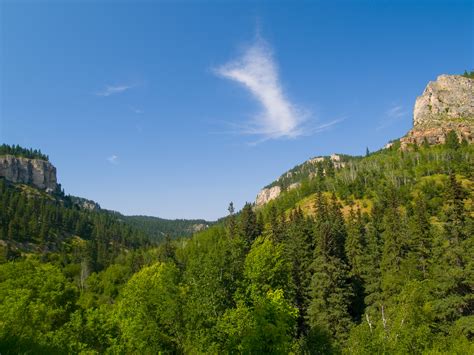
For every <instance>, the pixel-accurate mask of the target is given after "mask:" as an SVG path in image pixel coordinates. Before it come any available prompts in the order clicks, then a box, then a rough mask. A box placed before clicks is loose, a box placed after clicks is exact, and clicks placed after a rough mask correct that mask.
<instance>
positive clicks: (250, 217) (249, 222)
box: [240, 202, 262, 247]
mask: <svg viewBox="0 0 474 355" xmlns="http://www.w3.org/2000/svg"><path fill="white" fill-rule="evenodd" d="M240 231H241V234H242V236H243V237H244V239H245V241H246V242H247V245H248V247H250V245H252V243H253V241H254V240H255V239H257V237H258V236H259V235H260V234H261V232H262V231H261V229H260V225H259V223H258V222H257V215H256V214H255V212H254V211H253V208H252V205H251V204H250V203H248V202H247V203H246V204H245V205H244V208H242V212H241V214H240Z"/></svg>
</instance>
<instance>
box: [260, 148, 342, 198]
mask: <svg viewBox="0 0 474 355" xmlns="http://www.w3.org/2000/svg"><path fill="white" fill-rule="evenodd" d="M326 159H329V160H330V161H331V162H332V163H333V166H334V168H335V169H340V168H343V167H344V166H345V165H346V162H344V161H343V158H342V157H341V156H340V155H338V154H332V155H331V156H329V157H327V156H326V157H315V158H311V159H309V160H307V161H306V162H304V163H303V164H301V165H299V166H298V167H299V168H301V169H306V168H309V169H313V170H314V169H315V167H316V164H317V163H320V162H324V161H325V160H326ZM298 167H296V168H298ZM323 172H324V173H325V171H323ZM298 173H299V172H298V171H295V172H292V171H288V172H286V173H285V174H283V175H281V176H280V177H279V178H278V180H277V181H276V184H278V185H275V186H272V187H267V188H264V189H262V190H260V192H259V193H258V195H257V198H256V199H255V205H256V206H257V207H258V206H263V205H265V204H266V203H268V202H270V201H271V200H274V199H276V198H277V197H278V196H280V194H281V193H282V191H283V188H282V186H287V187H286V191H290V190H293V189H296V188H298V187H299V186H301V182H300V181H298ZM315 176H316V172H311V173H310V174H309V178H314V177H315ZM300 177H301V176H300ZM286 178H293V180H295V179H296V180H297V181H296V182H292V183H291V184H289V185H286V184H285V182H284V180H285V179H286Z"/></svg>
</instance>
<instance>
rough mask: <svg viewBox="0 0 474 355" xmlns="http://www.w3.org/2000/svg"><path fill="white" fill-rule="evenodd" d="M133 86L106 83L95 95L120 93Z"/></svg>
mask: <svg viewBox="0 0 474 355" xmlns="http://www.w3.org/2000/svg"><path fill="white" fill-rule="evenodd" d="M131 88H133V85H107V86H106V87H105V88H104V89H103V90H102V91H99V92H96V93H95V94H96V95H97V96H111V95H116V94H121V93H123V92H125V91H127V90H130V89H131Z"/></svg>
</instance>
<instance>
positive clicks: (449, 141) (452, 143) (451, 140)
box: [445, 131, 460, 150]
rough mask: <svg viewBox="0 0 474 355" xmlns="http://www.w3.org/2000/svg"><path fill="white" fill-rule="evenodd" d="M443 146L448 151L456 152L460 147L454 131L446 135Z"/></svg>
mask: <svg viewBox="0 0 474 355" xmlns="http://www.w3.org/2000/svg"><path fill="white" fill-rule="evenodd" d="M445 146H446V148H448V149H453V150H458V149H459V147H460V144H459V138H458V135H457V134H456V132H455V131H449V132H448V134H447V135H446V141H445Z"/></svg>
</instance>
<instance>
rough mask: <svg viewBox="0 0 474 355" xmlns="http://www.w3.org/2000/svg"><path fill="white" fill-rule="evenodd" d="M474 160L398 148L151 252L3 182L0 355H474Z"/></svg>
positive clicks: (429, 149)
mask: <svg viewBox="0 0 474 355" xmlns="http://www.w3.org/2000/svg"><path fill="white" fill-rule="evenodd" d="M473 150H474V148H473V146H472V145H468V144H467V143H466V142H459V141H458V139H457V137H456V135H455V134H454V135H453V134H450V136H448V139H447V142H446V144H444V145H439V146H429V145H427V144H426V145H425V144H424V145H422V146H416V145H415V146H410V147H409V149H408V150H404V151H403V150H400V149H399V147H398V146H397V144H394V145H393V146H392V147H391V148H390V149H386V150H381V151H378V152H375V153H372V154H368V156H366V157H364V158H358V159H353V160H349V161H348V162H347V165H346V166H345V167H343V168H341V169H337V170H336V169H327V170H326V171H327V173H325V174H318V175H316V176H315V177H310V176H308V177H307V178H305V179H303V181H302V184H301V186H300V187H299V188H297V189H293V190H291V191H288V192H284V193H283V194H282V195H281V196H280V197H279V198H278V199H276V200H274V201H272V202H270V203H268V204H267V205H265V206H264V207H262V208H260V209H257V210H256V209H255V208H254V207H253V206H252V205H251V204H247V205H245V207H244V208H243V209H242V210H241V211H240V212H239V213H234V209H233V208H229V212H230V213H229V216H227V217H226V218H225V219H223V220H221V221H220V222H219V223H217V224H216V225H214V226H211V227H210V228H208V229H207V230H204V231H202V232H200V233H198V234H195V235H194V236H193V237H191V238H178V239H175V240H172V239H171V238H166V239H165V240H164V241H163V242H162V243H160V244H159V245H153V244H150V243H149V242H148V240H147V239H146V238H145V237H144V235H143V229H141V230H140V229H136V228H134V227H133V226H130V225H128V224H124V223H123V222H120V221H119V220H117V219H116V218H115V217H114V216H112V215H110V214H104V213H100V212H91V211H89V212H86V211H81V210H77V209H75V208H74V207H73V206H69V205H68V204H67V200H63V201H57V200H48V198H47V197H46V196H43V195H42V196H38V195H36V194H35V193H33V192H32V191H28V190H27V191H25V190H21V189H20V188H19V187H16V186H10V185H9V184H8V183H6V182H4V181H0V192H1V208H0V232H1V233H2V236H1V239H2V241H1V242H2V244H1V245H2V246H3V248H4V256H3V258H2V259H1V264H0V314H1V315H2V316H1V317H2V319H1V321H0V352H1V353H5V354H8V353H21V352H33V353H71V352H72V353H79V352H84V353H107V352H108V353H203V352H204V353H249V354H250V353H276V354H286V353H296V354H322V353H324V354H338V353H351V354H382V353H400V354H406V353H410V354H422V353H426V354H428V353H430V354H435V353H436V354H468V353H473V352H474V347H473V342H472V341H473V337H474V316H473V307H474V298H473V294H474V293H473V285H474V273H473V267H474V264H473V262H474V238H473V236H474V220H473V216H474V204H473V191H474V189H473V187H474V182H473V173H474V171H473V166H474V164H473V163H474V161H473V160H474V155H473ZM325 164H328V163H327V162H325ZM21 248H23V249H21ZM18 250H20V251H21V252H19V251H18ZM15 251H16V252H15Z"/></svg>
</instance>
